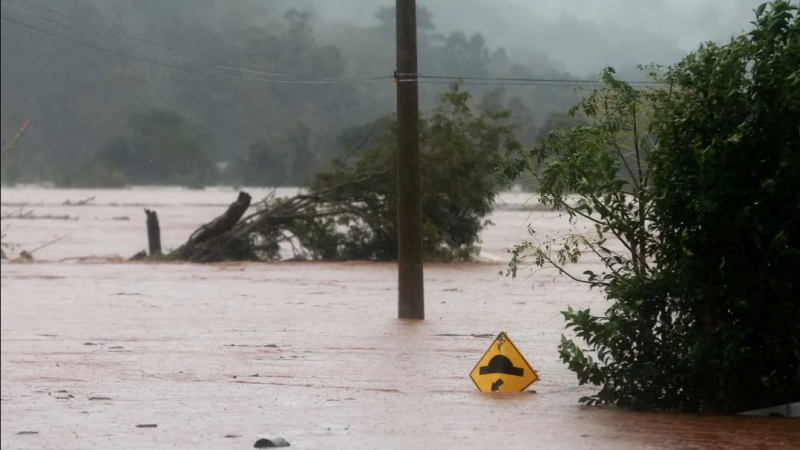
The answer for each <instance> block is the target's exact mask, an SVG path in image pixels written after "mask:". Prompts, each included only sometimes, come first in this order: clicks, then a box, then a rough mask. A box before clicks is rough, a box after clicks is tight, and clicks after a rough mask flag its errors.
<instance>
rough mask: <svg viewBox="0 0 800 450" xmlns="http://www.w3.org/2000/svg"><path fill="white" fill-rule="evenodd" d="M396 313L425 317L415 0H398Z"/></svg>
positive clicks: (403, 316)
mask: <svg viewBox="0 0 800 450" xmlns="http://www.w3.org/2000/svg"><path fill="white" fill-rule="evenodd" d="M396 5H397V11H396V13H397V74H396V77H397V128H398V131H397V162H398V169H397V247H398V248H397V250H398V317H399V318H401V319H419V320H422V319H424V318H425V300H424V286H423V270H422V201H421V197H422V193H421V187H420V178H421V177H420V164H419V90H418V85H417V2H416V0H397V4H396Z"/></svg>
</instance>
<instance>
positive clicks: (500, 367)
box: [480, 355, 525, 377]
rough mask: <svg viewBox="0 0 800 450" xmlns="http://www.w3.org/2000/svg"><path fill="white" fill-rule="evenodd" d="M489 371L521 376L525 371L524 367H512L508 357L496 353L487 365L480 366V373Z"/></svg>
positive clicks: (486, 373)
mask: <svg viewBox="0 0 800 450" xmlns="http://www.w3.org/2000/svg"><path fill="white" fill-rule="evenodd" d="M490 373H504V374H506V375H514V376H515V377H521V376H522V374H523V373H525V369H522V368H520V367H514V364H513V363H512V362H511V360H510V359H508V358H507V357H505V356H503V355H497V356H495V357H494V358H492V359H491V360H490V361H489V364H488V365H485V366H483V367H481V368H480V374H481V375H488V374H490Z"/></svg>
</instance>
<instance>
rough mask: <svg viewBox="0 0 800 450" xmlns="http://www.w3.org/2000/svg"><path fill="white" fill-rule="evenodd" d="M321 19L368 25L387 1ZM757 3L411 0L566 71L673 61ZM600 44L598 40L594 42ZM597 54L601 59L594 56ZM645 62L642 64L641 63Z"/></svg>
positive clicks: (449, 25)
mask: <svg viewBox="0 0 800 450" xmlns="http://www.w3.org/2000/svg"><path fill="white" fill-rule="evenodd" d="M316 1H317V4H318V5H319V7H318V9H319V10H320V11H321V13H322V15H323V16H325V17H331V18H336V19H339V20H346V21H356V22H360V23H364V22H368V21H370V20H372V15H373V12H374V11H375V10H376V9H377V8H378V7H379V6H381V5H390V4H394V2H393V1H391V0H389V1H386V0H341V1H334V0H316ZM761 3H763V0H417V4H418V5H421V6H426V7H427V8H428V9H429V10H431V11H432V12H433V14H434V16H435V22H436V24H437V27H438V28H439V29H440V31H449V30H452V29H462V30H465V31H468V32H474V31H480V32H481V33H483V35H484V36H485V37H486V38H487V40H488V42H489V43H490V44H492V45H494V46H500V45H502V46H505V47H507V48H508V49H509V50H511V51H512V52H516V53H518V54H519V53H520V52H524V51H525V50H526V49H527V50H531V51H535V52H538V53H545V54H546V55H547V56H549V57H551V58H554V59H557V60H560V61H562V62H563V63H564V64H565V66H566V67H567V68H568V69H569V70H571V71H578V72H580V71H585V70H594V69H595V67H596V66H597V65H598V64H601V65H604V64H603V63H605V62H606V61H608V63H609V64H630V63H634V64H635V63H647V62H651V60H652V62H665V63H668V62H673V61H674V60H675V59H676V57H677V56H676V55H681V54H683V53H686V52H688V51H690V50H693V49H695V48H696V47H697V46H698V45H699V44H700V42H703V41H708V40H715V41H725V40H727V39H728V38H729V37H730V36H732V35H735V34H739V33H741V32H742V31H743V30H744V29H746V28H749V27H750V22H751V21H752V20H753V12H752V10H753V9H754V8H756V7H757V6H758V5H759V4H761ZM599 41H601V42H599ZM598 52H600V53H601V54H598ZM645 59H647V60H645Z"/></svg>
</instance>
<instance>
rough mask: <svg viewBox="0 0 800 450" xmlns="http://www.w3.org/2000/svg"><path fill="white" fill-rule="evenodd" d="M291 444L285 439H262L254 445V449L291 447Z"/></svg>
mask: <svg viewBox="0 0 800 450" xmlns="http://www.w3.org/2000/svg"><path fill="white" fill-rule="evenodd" d="M290 446H291V444H289V442H288V441H287V440H286V439H284V438H269V439H267V438H261V439H259V440H257V441H256V443H255V444H253V447H254V448H278V447H290Z"/></svg>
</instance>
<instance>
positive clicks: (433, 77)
mask: <svg viewBox="0 0 800 450" xmlns="http://www.w3.org/2000/svg"><path fill="white" fill-rule="evenodd" d="M402 75H407V74H402ZM417 78H419V79H420V80H422V79H433V80H455V79H459V80H465V81H503V82H519V83H525V82H536V83H540V82H541V83H564V84H599V83H600V81H597V80H568V79H567V80H565V79H555V78H549V79H548V78H503V77H459V76H445V75H423V74H420V75H417ZM401 81H402V80H401ZM620 82H622V83H626V84H644V85H661V84H663V83H659V82H657V81H620Z"/></svg>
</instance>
